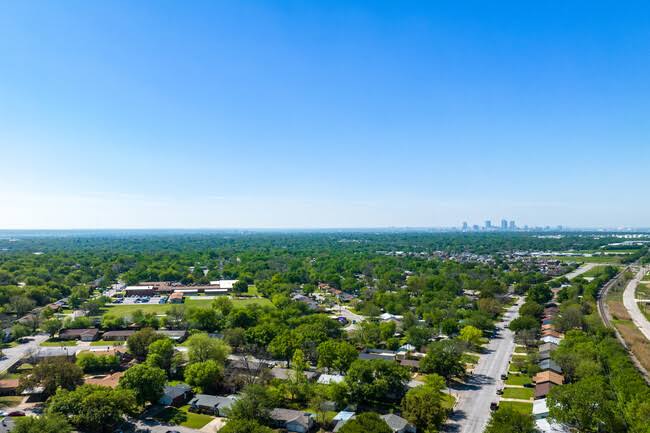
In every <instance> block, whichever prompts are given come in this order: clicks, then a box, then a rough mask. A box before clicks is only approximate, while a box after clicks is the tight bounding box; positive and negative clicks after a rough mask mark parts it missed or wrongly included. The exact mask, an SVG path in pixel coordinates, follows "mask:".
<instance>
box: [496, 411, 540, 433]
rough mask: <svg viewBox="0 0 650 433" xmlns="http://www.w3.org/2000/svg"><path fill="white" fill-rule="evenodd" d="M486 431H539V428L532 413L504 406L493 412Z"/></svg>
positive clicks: (527, 432) (498, 432) (513, 432)
mask: <svg viewBox="0 0 650 433" xmlns="http://www.w3.org/2000/svg"><path fill="white" fill-rule="evenodd" d="M485 433H537V429H536V428H535V421H534V420H533V417H532V416H531V415H530V414H523V413H521V412H519V411H518V410H515V409H513V408H511V407H506V406H504V407H501V408H499V410H497V411H496V412H493V413H492V417H491V418H490V421H489V423H488V425H487V429H486V430H485Z"/></svg>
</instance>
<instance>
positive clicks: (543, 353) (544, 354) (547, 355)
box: [538, 350, 553, 361]
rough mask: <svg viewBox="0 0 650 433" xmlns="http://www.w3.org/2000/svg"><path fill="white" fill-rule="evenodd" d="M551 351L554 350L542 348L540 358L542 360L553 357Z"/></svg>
mask: <svg viewBox="0 0 650 433" xmlns="http://www.w3.org/2000/svg"><path fill="white" fill-rule="evenodd" d="M551 353H553V352H551V351H550V350H540V351H539V355H538V358H539V360H540V361H542V360H544V359H551Z"/></svg>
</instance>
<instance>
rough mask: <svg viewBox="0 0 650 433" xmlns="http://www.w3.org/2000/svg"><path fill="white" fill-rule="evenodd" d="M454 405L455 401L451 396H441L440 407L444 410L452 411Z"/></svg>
mask: <svg viewBox="0 0 650 433" xmlns="http://www.w3.org/2000/svg"><path fill="white" fill-rule="evenodd" d="M454 404H456V399H455V398H454V396H453V395H451V394H444V395H443V396H442V407H444V408H445V409H453V407H454Z"/></svg>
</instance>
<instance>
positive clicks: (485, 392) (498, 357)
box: [444, 298, 523, 433]
mask: <svg viewBox="0 0 650 433" xmlns="http://www.w3.org/2000/svg"><path fill="white" fill-rule="evenodd" d="M522 304H523V299H522V298H518V299H517V303H516V304H515V305H513V306H512V307H510V308H509V309H508V311H507V312H506V313H505V314H504V316H503V321H501V322H499V323H497V330H498V335H497V337H496V338H493V339H491V340H490V342H489V343H488V345H487V348H486V350H487V353H485V354H483V355H481V358H480V360H479V362H478V365H477V366H476V368H475V369H474V374H473V375H472V376H470V378H469V379H468V380H467V382H466V383H464V384H461V385H458V386H456V385H454V386H452V387H451V391H452V394H453V395H454V396H455V397H456V398H457V399H458V402H457V404H456V407H455V408H454V413H453V414H452V415H451V417H450V418H449V420H448V422H447V425H446V426H445V427H444V431H446V432H454V433H482V432H483V430H484V429H485V426H486V424H487V422H488V420H489V419H490V414H491V411H490V403H491V402H493V401H496V400H497V399H498V398H497V397H498V396H497V393H496V391H497V388H498V387H499V386H502V383H501V382H502V381H501V374H503V373H506V372H507V371H508V363H509V361H510V357H511V355H512V353H513V351H514V347H515V342H514V333H513V332H512V331H510V330H509V329H505V328H504V326H505V325H507V324H508V323H510V321H512V319H514V318H515V317H517V315H518V314H519V307H521V305H522Z"/></svg>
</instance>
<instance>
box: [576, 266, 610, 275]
mask: <svg viewBox="0 0 650 433" xmlns="http://www.w3.org/2000/svg"><path fill="white" fill-rule="evenodd" d="M606 267H607V265H599V266H595V267H593V268H591V269H589V270H588V271H587V272H585V273H583V274H582V275H581V277H597V276H599V275H600V274H602V273H603V270H604V269H605V268H606Z"/></svg>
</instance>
